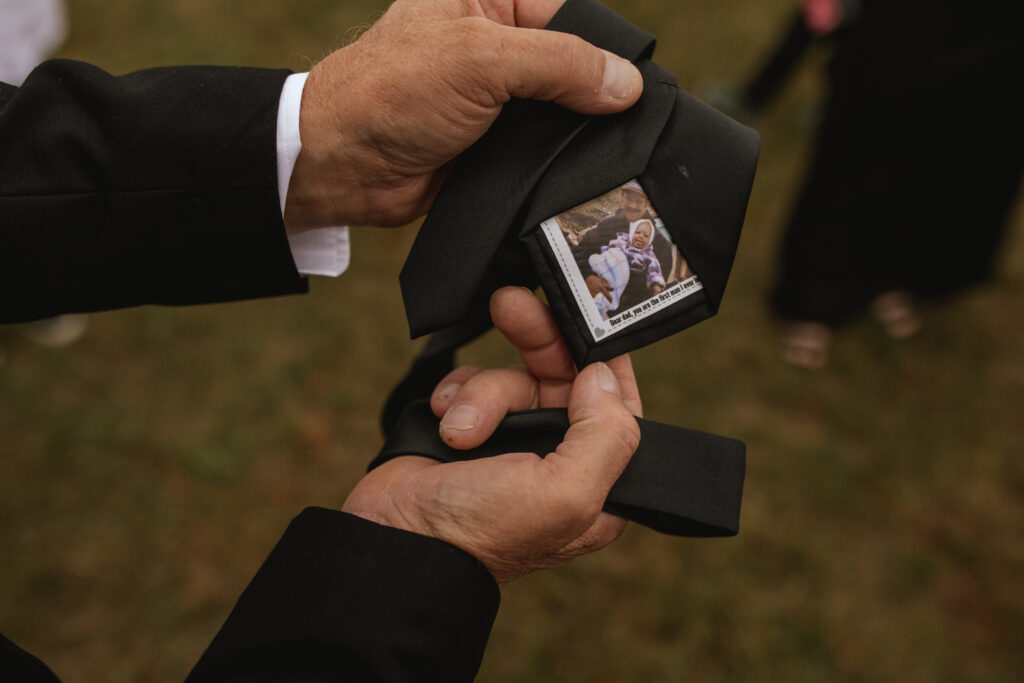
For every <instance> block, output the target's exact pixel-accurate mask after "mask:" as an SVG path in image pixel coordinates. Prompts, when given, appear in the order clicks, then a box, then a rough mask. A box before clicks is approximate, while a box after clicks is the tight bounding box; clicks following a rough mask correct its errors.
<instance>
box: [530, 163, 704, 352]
mask: <svg viewBox="0 0 1024 683" xmlns="http://www.w3.org/2000/svg"><path fill="white" fill-rule="evenodd" d="M541 230H543V231H544V234H545V236H546V237H547V240H548V243H549V244H550V245H551V249H552V251H553V252H554V255H555V260H556V261H557V262H558V265H559V268H560V269H561V272H562V275H563V276H564V277H565V279H566V282H567V283H568V285H569V289H570V290H571V291H572V293H573V296H574V298H575V299H576V305H577V306H578V307H579V309H580V313H581V314H582V315H583V319H584V321H586V323H587V326H588V327H589V328H590V334H591V335H592V336H593V338H594V340H595V341H602V340H604V339H606V338H608V337H610V336H611V335H613V334H616V333H618V332H620V331H622V330H624V329H626V328H628V327H629V326H630V325H632V324H634V323H636V322H637V321H640V320H643V319H644V318H646V317H648V316H650V315H653V314H655V313H657V312H658V311H660V310H662V309H664V308H667V307H668V306H671V305H673V304H675V303H677V302H679V301H681V300H683V299H685V298H686V297H688V296H690V295H691V294H693V293H695V292H699V291H700V290H701V289H703V286H702V285H701V283H700V280H699V279H698V278H697V275H696V274H695V273H694V272H693V271H692V270H691V269H690V267H689V265H687V263H686V260H685V259H684V258H683V256H682V254H681V253H680V251H679V248H678V247H677V245H676V244H675V242H673V241H672V237H671V236H670V235H669V233H668V230H666V229H665V225H664V224H663V223H662V221H661V219H660V218H659V217H658V213H657V211H655V209H654V207H653V206H652V205H651V202H650V200H649V199H648V197H647V192H645V191H644V189H643V187H642V186H641V185H640V183H639V182H637V181H636V180H630V181H629V182H627V183H625V184H623V185H622V186H621V187H618V188H616V189H614V190H612V191H611V192H607V193H605V194H603V195H601V196H600V197H597V198H595V199H591V200H590V201H587V202H584V203H583V204H580V205H579V206H576V207H574V208H572V209H569V210H568V211H563V212H562V213H560V214H558V215H557V216H555V217H554V218H549V219H548V220H546V221H544V222H543V223H541Z"/></svg>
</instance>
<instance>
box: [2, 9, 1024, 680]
mask: <svg viewBox="0 0 1024 683" xmlns="http://www.w3.org/2000/svg"><path fill="white" fill-rule="evenodd" d="M71 5H72V12H73V16H72V25H73V32H72V35H71V38H70V41H69V42H68V44H67V45H66V46H65V48H64V49H63V51H62V55H64V56H69V57H75V58H81V59H87V60H90V61H93V62H96V63H98V64H99V65H101V66H103V67H105V68H108V69H110V70H112V71H115V72H123V71H128V70H133V69H136V68H141V67H145V66H151V65H158V64H171V63H227V64H254V65H262V66H274V67H279V66H284V67H290V68H293V69H302V68H305V66H304V65H306V64H308V63H309V60H310V59H316V58H318V57H320V56H322V55H324V54H325V53H326V52H328V51H329V50H330V49H331V48H333V47H335V46H338V45H341V44H342V43H343V42H344V41H345V40H346V35H351V34H350V33H349V30H350V28H351V27H353V26H357V25H359V24H363V23H365V22H366V21H367V20H368V18H370V17H371V15H372V13H373V12H375V11H380V10H381V9H382V8H383V5H382V4H379V3H375V2H368V1H364V2H347V3H338V2H334V1H331V2H328V1H327V0H293V1H292V2H289V3H270V2H241V1H240V0H203V1H200V0H176V1H174V2H155V1H153V0H145V1H144V0H107V1H106V2H98V1H97V0H75V1H74V2H72V3H71ZM613 5H614V6H616V7H618V8H619V9H620V11H622V12H623V13H624V14H626V16H628V17H630V18H631V19H633V20H634V21H636V22H637V23H638V24H640V25H641V26H643V27H645V28H647V29H649V30H652V31H654V32H656V33H657V34H658V35H659V48H658V58H659V61H660V62H661V63H662V64H663V65H664V66H666V67H667V68H669V69H670V70H672V71H674V72H675V73H677V74H678V75H679V76H680V81H681V83H682V84H683V85H684V86H685V87H688V88H690V89H692V90H694V91H696V92H698V93H700V92H701V91H702V89H703V88H706V87H708V86H709V84H714V83H716V82H727V81H730V80H736V79H738V78H740V77H742V76H743V75H744V74H745V73H746V71H747V69H748V68H749V66H750V65H751V64H752V63H753V62H754V60H755V59H756V57H757V55H758V54H759V52H760V51H761V50H762V49H763V48H764V47H765V46H766V45H767V44H768V43H769V42H770V40H771V38H772V31H773V30H774V27H775V26H776V24H777V22H778V21H779V20H780V19H781V17H782V16H783V15H785V13H786V12H787V11H788V8H789V7H790V5H791V3H790V2H788V1H786V2H784V1H783V0H772V1H771V2H767V3H764V2H761V3H758V2H753V1H752V0H719V1H717V2H716V1H714V0H700V1H697V0H688V1H686V2H672V1H670V0H637V1H636V2H633V3H626V2H624V1H621V0H620V1H619V2H616V3H613ZM820 61H821V60H820V55H819V56H818V58H816V59H813V60H811V62H810V63H809V64H808V65H807V67H806V68H805V69H804V70H802V71H801V73H800V74H799V75H798V78H797V79H796V81H795V82H794V83H793V84H792V87H791V88H789V89H788V90H787V91H786V93H785V95H784V97H783V98H782V100H781V101H779V102H778V103H777V105H776V106H775V107H774V108H773V109H772V111H771V112H770V113H769V114H768V115H767V116H766V117H765V119H764V120H763V121H761V122H760V125H759V129H760V131H761V133H762V136H763V138H764V146H763V153H762V161H761V165H760V168H759V171H758V178H757V182H756V185H755V188H754V194H753V197H752V200H751V204H750V209H749V212H748V220H747V224H746V227H745V233H744V237H743V240H742V243H741V247H740V252H739V255H738V258H737V262H736V266H735V270H734V276H733V279H732V282H731V283H730V285H729V291H728V292H727V296H726V299H725V302H724V304H723V306H722V310H721V313H720V314H719V316H718V317H717V318H715V319H714V320H712V321H709V322H707V323H705V324H703V325H700V326H698V327H696V328H694V329H692V330H689V331H687V332H685V333H683V334H680V335H677V336H676V337H673V338H671V339H668V340H665V341H662V342H660V343H659V344H656V345H655V346H653V347H650V348H648V349H644V350H642V351H640V352H638V353H636V354H635V362H636V366H637V371H638V374H639V377H640V382H641V387H642V389H643V390H644V396H645V401H646V408H647V415H648V416H649V417H651V418H653V419H656V420H661V421H666V422H673V423H675V424H680V425H684V426H688V427H693V428H698V429H704V430H707V431H713V432H717V433H721V434H726V435H730V436H735V437H738V438H741V439H743V440H744V441H746V443H747V445H748V476H747V482H746V491H745V500H744V509H743V517H742V531H741V533H740V535H739V536H738V537H736V538H733V539H719V540H682V539H675V538H668V537H664V536H659V535H657V534H655V533H653V532H650V531H648V530H646V529H644V528H641V527H631V528H630V529H629V530H627V532H626V534H625V535H624V536H623V538H622V539H621V540H620V541H619V542H617V543H616V544H614V545H613V546H611V547H609V548H607V549H606V550H604V551H602V552H601V553H598V554H596V555H593V556H589V557H586V558H582V559H579V560H576V561H574V562H573V563H571V564H570V565H568V566H566V567H563V568H561V569H559V570H555V571H550V572H543V573H540V574H536V575H533V576H530V577H527V578H525V579H523V580H521V581H519V582H517V583H514V584H512V585H511V586H510V587H508V588H507V589H506V590H505V591H504V596H503V605H502V611H501V613H500V614H499V617H498V621H497V623H496V625H495V629H494V633H493V636H492V639H491V644H490V647H489V648H488V651H487V655H486V657H485V660H484V665H483V670H482V673H481V676H480V679H481V680H483V681H498V682H505V683H511V682H526V681H555V682H557V681H626V682H628V681H637V682H640V681H643V682H652V681H666V682H669V681H679V680H687V681H694V682H699V681H723V680H725V681H787V682H790V681H792V682H801V681H887V680H901V681H920V682H922V683H923V682H929V683H930V682H933V681H957V682H960V681H978V682H981V681H1010V680H1019V677H1020V672H1021V671H1024V654H1022V653H1024V582H1022V581H1021V580H1020V577H1021V576H1024V502H1022V501H1024V464H1022V459H1021V457H1020V447H1021V443H1022V439H1021V437H1022V434H1024V428H1022V426H1021V414H1022V406H1024V324H1022V322H1021V317H1020V315H1019V312H1020V311H1021V310H1022V309H1024V243H1022V239H1021V230H1020V227H1021V224H1022V222H1024V216H1022V213H1021V212H1020V211H1018V212H1017V214H1016V215H1015V218H1014V224H1013V227H1012V229H1011V230H1010V233H1009V239H1008V241H1007V244H1006V249H1005V250H1004V253H1003V255H1002V259H1001V266H1000V276H999V278H998V279H997V280H996V281H995V282H993V283H992V284H990V285H987V286H985V287H982V288H978V289H975V290H973V291H971V292H968V293H966V294H964V295H963V296H961V297H959V298H957V299H955V300H953V301H951V302H949V303H948V305H945V306H943V307H940V308H938V307H937V308H934V309H931V310H929V311H928V327H927V328H926V330H925V332H924V334H923V335H922V336H921V337H920V338H918V339H915V340H913V341H911V342H909V343H905V344H895V343H893V342H890V341H889V340H887V339H886V338H885V337H884V335H883V334H882V333H881V332H880V330H879V329H877V327H876V326H875V325H873V324H872V323H871V322H870V321H866V320H865V321H860V322H858V323H856V324H854V325H852V326H850V327H849V328H847V329H845V330H844V331H843V334H842V335H841V336H840V337H839V338H838V340H837V344H836V347H835V350H834V359H833V362H832V364H831V366H830V367H829V368H827V369H826V370H824V371H822V372H819V373H814V374H810V373H804V372H799V371H797V370H794V369H792V368H789V367H787V366H785V365H783V364H782V363H781V361H780V360H779V359H778V355H777V353H776V348H775V337H774V333H775V331H774V329H773V326H772V323H771V321H770V319H769V318H768V316H767V314H766V311H765V305H764V303H765V292H766V290H767V288H768V287H769V285H770V283H771V280H772V277H773V267H774V266H773V262H774V253H775V248H776V244H777V241H778V237H779V224H780V222H781V221H782V219H783V218H784V216H785V213H786V210H787V207H788V203H789V201H790V198H791V196H792V192H793V189H794V184H795V183H796V182H797V181H798V179H799V175H800V173H801V171H802V169H803V164H804V157H805V152H806V150H807V148H808V144H809V135H810V131H809V130H808V128H807V127H806V123H805V121H806V118H807V116H806V114H807V112H808V111H809V110H810V109H811V108H812V107H813V104H814V102H815V101H816V87H817V83H818V80H817V77H818V75H819V73H820V72H819V71H818V70H817V68H816V67H817V66H819V65H820ZM414 232H415V228H414V227H409V228H403V229H400V230H392V231H384V230H371V229H358V230H356V231H355V234H354V242H355V253H354V261H353V264H352V268H351V270H350V272H349V273H347V274H346V275H345V276H343V277H342V278H340V279H338V280H318V281H316V282H314V283H313V292H312V294H311V295H309V296H306V297H293V298H284V299H274V300H266V301H256V302H247V303H241V304H235V305H218V306H204V307H196V308H189V309H166V308H153V307H150V308H143V309H136V310H130V311H121V312H114V313H106V314H101V315H95V316H93V317H92V327H91V329H90V331H89V334H88V335H87V336H86V337H85V338H84V339H83V340H82V341H81V342H80V343H79V344H78V345H76V346H74V347H72V348H70V349H67V350H61V351H50V350H46V349H42V348H39V347H35V346H31V345H29V344H27V343H25V342H23V341H21V340H20V338H19V337H17V336H16V335H14V333H13V332H11V331H10V330H0V345H2V346H3V347H5V348H6V351H7V363H6V365H5V366H3V367H2V369H0V435H2V436H0V456H2V457H0V542H2V545H0V547H2V550H0V631H3V632H4V633H5V634H6V635H7V636H8V637H11V638H12V639H14V640H15V641H17V642H19V643H21V644H22V645H24V646H25V647H26V648H28V649H29V650H30V651H33V652H35V653H37V654H39V655H40V656H42V657H43V658H44V659H46V660H47V661H48V662H49V663H50V664H51V665H52V666H53V667H54V668H55V669H56V670H57V672H58V673H59V674H61V675H62V676H64V677H65V679H66V680H68V681H97V682H99V681H103V682H105V683H108V682H109V683H116V682H119V681H132V682H145V681H167V680H177V679H181V678H182V677H183V676H184V675H185V673H186V672H187V671H188V669H189V667H190V665H191V664H192V663H193V662H194V661H195V659H196V658H197V657H198V656H199V654H200V653H201V651H202V650H203V648H204V647H205V645H206V643H207V642H208V641H209V639H210V638H211V637H212V635H213V634H214V632H215V631H216V629H217V628H218V626H219V625H220V623H221V622H222V620H223V619H224V617H225V616H226V614H227V612H228V610H229V609H230V608H231V605H232V604H233V602H234V600H235V598H236V597H237V596H238V594H239V593H240V592H241V590H242V589H243V588H244V586H245V585H246V583H247V582H248V579H249V578H250V577H251V576H252V574H253V572H254V571H255V570H256V568H257V567H258V566H259V564H260V562H261V561H262V559H263V558H264V557H265V555H266V553H267V552H268V551H269V549H270V547H271V546H272V545H273V543H274V542H275V540H276V539H277V537H278V536H279V534H280V533H281V532H282V531H283V529H284V527H285V525H286V524H287V522H288V520H289V519H290V518H291V517H292V516H293V515H294V514H295V513H297V512H298V511H299V510H301V509H302V508H303V507H304V506H307V505H325V506H336V505H338V504H340V502H341V500H343V498H344V496H345V493H346V492H347V491H348V490H349V488H350V487H351V486H352V484H353V483H354V482H355V481H356V480H357V479H358V477H359V476H360V474H361V472H362V470H363V468H364V467H365V464H366V463H367V462H368V460H369V459H370V458H371V457H372V456H373V455H374V454H375V453H376V450H377V449H378V447H379V445H380V436H379V433H378V431H377V426H376V420H377V414H378V411H379V408H380V403H381V401H382V398H383V396H384V394H385V392H386V391H387V389H388V388H389V387H390V386H391V385H392V384H393V383H394V382H395V381H396V379H397V378H398V377H399V376H400V375H401V373H402V371H403V370H404V368H405V365H406V363H407V362H408V360H409V358H410V357H411V356H412V354H413V353H414V352H415V349H416V348H417V346H418V344H417V343H412V342H409V341H408V337H407V332H406V327H405V322H404V316H403V313H402V309H401V304H400V297H399V293H398V285H397V277H396V276H397V273H398V270H399V268H400V267H401V263H402V261H403V259H404V255H405V254H406V252H407V251H408V247H409V245H410V244H411V241H412V238H413V235H414ZM464 357H465V359H466V360H471V361H474V362H488V363H491V362H506V361H508V360H511V356H510V354H509V352H508V349H507V348H505V346H504V344H503V343H502V342H501V340H500V339H498V338H496V337H494V336H490V337H488V338H486V339H484V340H483V341H481V342H480V343H478V344H477V345H476V346H474V347H473V348H471V349H469V350H467V352H466V353H465V354H464Z"/></svg>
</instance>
